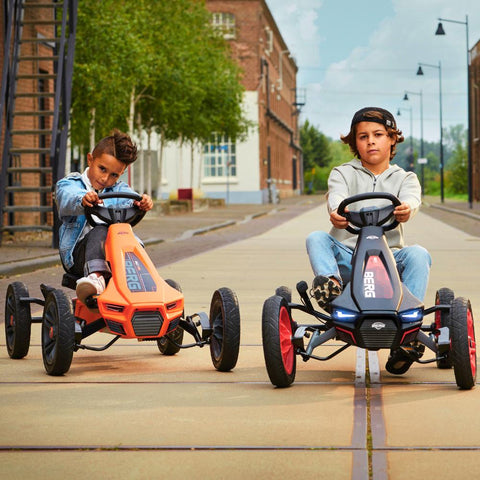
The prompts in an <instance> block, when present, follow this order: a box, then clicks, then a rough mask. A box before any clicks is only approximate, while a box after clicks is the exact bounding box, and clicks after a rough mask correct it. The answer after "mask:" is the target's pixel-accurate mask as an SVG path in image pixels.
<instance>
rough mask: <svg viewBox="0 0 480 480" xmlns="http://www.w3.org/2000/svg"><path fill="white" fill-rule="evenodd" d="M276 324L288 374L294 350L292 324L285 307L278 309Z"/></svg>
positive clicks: (291, 368)
mask: <svg viewBox="0 0 480 480" xmlns="http://www.w3.org/2000/svg"><path fill="white" fill-rule="evenodd" d="M278 324H279V325H278V326H279V333H280V350H281V352H282V360H283V366H284V368H285V371H286V372H287V374H288V375H290V374H291V373H292V371H293V361H294V358H295V350H294V348H293V344H292V324H291V322H290V315H289V314H288V310H287V309H286V308H285V307H282V308H281V309H280V313H279V318H278Z"/></svg>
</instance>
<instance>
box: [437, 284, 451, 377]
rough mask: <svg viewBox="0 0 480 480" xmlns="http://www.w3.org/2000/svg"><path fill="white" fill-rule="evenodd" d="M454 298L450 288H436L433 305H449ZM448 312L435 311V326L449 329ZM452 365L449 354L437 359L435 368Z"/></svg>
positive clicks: (445, 367) (444, 367)
mask: <svg viewBox="0 0 480 480" xmlns="http://www.w3.org/2000/svg"><path fill="white" fill-rule="evenodd" d="M454 298H455V294H454V293H453V290H451V289H450V288H441V289H440V290H437V293H436V294H435V305H440V304H442V305H446V304H449V305H451V304H452V302H453V300H454ZM450 314H451V312H443V311H442V312H435V326H436V327H437V328H441V327H448V328H449V330H450V329H451V326H450ZM450 334H451V333H450ZM452 366H453V363H452V356H451V355H450V354H449V356H448V357H447V358H442V359H441V360H437V368H441V369H448V368H452Z"/></svg>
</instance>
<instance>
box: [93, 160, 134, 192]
mask: <svg viewBox="0 0 480 480" xmlns="http://www.w3.org/2000/svg"><path fill="white" fill-rule="evenodd" d="M87 161H88V166H89V169H88V173H87V175H88V178H89V179H90V183H91V184H92V187H93V188H94V189H95V190H103V189H104V188H107V187H111V186H112V185H114V184H115V182H116V181H117V180H118V179H119V178H120V175H122V173H123V172H124V171H125V168H126V165H125V164H124V163H122V162H121V161H120V160H117V159H116V158H115V157H113V156H112V155H108V154H107V153H102V155H100V156H99V157H96V158H93V156H92V154H91V153H89V154H88V155H87Z"/></svg>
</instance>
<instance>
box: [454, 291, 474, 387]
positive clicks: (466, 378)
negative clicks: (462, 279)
mask: <svg viewBox="0 0 480 480" xmlns="http://www.w3.org/2000/svg"><path fill="white" fill-rule="evenodd" d="M450 317H451V318H450V320H451V326H452V334H451V345H452V362H453V371H454V373H455V380H456V382H457V385H458V387H459V388H461V389H462V390H470V389H471V388H473V387H474V386H475V381H476V379H477V355H476V343H475V327H474V321H473V313H472V307H471V305H470V301H469V300H467V299H466V298H463V297H457V298H455V299H454V300H453V302H452V309H451V316H450Z"/></svg>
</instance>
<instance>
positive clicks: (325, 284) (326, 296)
mask: <svg viewBox="0 0 480 480" xmlns="http://www.w3.org/2000/svg"><path fill="white" fill-rule="evenodd" d="M341 293H342V289H341V288H340V286H339V285H337V284H336V283H335V282H334V281H333V280H332V279H331V278H328V277H325V276H323V275H317V276H316V277H315V278H314V279H313V283H312V293H311V295H312V296H314V297H315V300H316V301H317V302H318V305H319V306H320V307H321V308H325V307H326V306H327V305H328V304H329V303H330V302H331V301H332V300H333V299H334V298H335V297H338V296H339V295H340V294H341Z"/></svg>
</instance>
